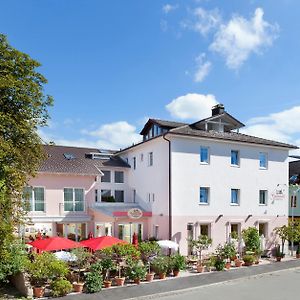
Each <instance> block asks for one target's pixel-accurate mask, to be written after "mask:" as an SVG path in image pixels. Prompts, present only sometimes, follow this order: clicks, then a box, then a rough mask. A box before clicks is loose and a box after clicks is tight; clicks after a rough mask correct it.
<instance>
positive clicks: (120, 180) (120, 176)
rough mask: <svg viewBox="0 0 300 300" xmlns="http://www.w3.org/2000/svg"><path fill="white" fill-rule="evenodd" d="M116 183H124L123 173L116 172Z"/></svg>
mask: <svg viewBox="0 0 300 300" xmlns="http://www.w3.org/2000/svg"><path fill="white" fill-rule="evenodd" d="M115 183H124V172H123V171H115Z"/></svg>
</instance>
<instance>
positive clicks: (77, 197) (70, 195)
mask: <svg viewBox="0 0 300 300" xmlns="http://www.w3.org/2000/svg"><path fill="white" fill-rule="evenodd" d="M64 210H65V211H84V190H83V189H73V188H64Z"/></svg>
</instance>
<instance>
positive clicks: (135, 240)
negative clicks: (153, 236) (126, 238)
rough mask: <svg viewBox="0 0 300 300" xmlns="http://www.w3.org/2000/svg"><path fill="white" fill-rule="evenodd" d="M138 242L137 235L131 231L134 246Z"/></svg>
mask: <svg viewBox="0 0 300 300" xmlns="http://www.w3.org/2000/svg"><path fill="white" fill-rule="evenodd" d="M138 244H139V241H138V236H137V234H136V233H135V232H134V233H133V236H132V245H134V246H136V247H137V246H138Z"/></svg>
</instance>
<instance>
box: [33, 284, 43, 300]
mask: <svg viewBox="0 0 300 300" xmlns="http://www.w3.org/2000/svg"><path fill="white" fill-rule="evenodd" d="M44 291H45V288H44V287H43V286H34V287H33V295H34V297H36V298H41V297H43V296H44Z"/></svg>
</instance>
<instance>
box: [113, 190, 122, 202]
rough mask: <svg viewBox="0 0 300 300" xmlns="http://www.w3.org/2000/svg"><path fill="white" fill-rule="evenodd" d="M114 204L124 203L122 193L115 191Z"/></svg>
mask: <svg viewBox="0 0 300 300" xmlns="http://www.w3.org/2000/svg"><path fill="white" fill-rule="evenodd" d="M115 200H116V202H124V191H117V190H116V191H115Z"/></svg>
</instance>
